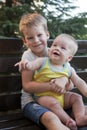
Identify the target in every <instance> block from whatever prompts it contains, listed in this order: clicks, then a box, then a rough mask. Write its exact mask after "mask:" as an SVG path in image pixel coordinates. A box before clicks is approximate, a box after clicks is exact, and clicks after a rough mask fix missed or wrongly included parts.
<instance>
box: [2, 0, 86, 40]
mask: <svg viewBox="0 0 87 130" xmlns="http://www.w3.org/2000/svg"><path fill="white" fill-rule="evenodd" d="M7 1H8V0H7ZM9 1H10V0H9ZM14 1H16V2H18V3H16V4H14V3H12V6H10V7H9V6H5V5H4V4H3V5H2V6H1V8H0V35H1V36H7V37H19V36H20V34H19V29H18V26H19V20H20V17H21V16H22V15H23V14H24V13H27V12H30V13H31V12H39V13H41V14H42V15H43V16H45V17H46V18H47V20H48V28H49V31H50V34H51V37H50V38H55V36H56V35H58V34H60V33H69V34H71V35H73V36H75V38H80V39H82V38H84V39H86V38H87V35H86V34H87V29H86V28H85V25H87V13H83V14H78V16H75V17H71V16H70V15H71V14H70V12H71V10H74V9H75V8H76V6H73V0H42V1H41V2H38V1H39V0H14ZM10 2H11V1H10ZM65 16H66V17H67V19H65Z"/></svg>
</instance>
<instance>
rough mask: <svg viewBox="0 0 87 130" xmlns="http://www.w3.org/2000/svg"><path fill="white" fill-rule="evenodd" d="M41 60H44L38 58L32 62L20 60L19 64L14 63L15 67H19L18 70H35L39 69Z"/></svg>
mask: <svg viewBox="0 0 87 130" xmlns="http://www.w3.org/2000/svg"><path fill="white" fill-rule="evenodd" d="M43 60H44V58H38V59H36V60H34V61H28V60H21V61H20V62H18V63H16V64H15V66H19V70H22V69H27V70H36V69H39V68H40V67H41V65H42V64H43Z"/></svg>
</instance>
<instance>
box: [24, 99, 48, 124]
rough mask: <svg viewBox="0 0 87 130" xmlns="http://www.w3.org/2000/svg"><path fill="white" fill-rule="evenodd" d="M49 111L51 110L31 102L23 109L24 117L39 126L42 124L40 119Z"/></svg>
mask: <svg viewBox="0 0 87 130" xmlns="http://www.w3.org/2000/svg"><path fill="white" fill-rule="evenodd" d="M47 111H50V110H49V109H47V108H45V107H43V106H40V105H39V104H37V103H35V102H30V103H28V104H26V105H25V107H24V108H23V113H24V116H25V117H27V118H28V119H30V120H32V121H33V122H35V123H37V124H39V125H40V124H41V122H40V117H41V116H42V115H43V114H44V113H45V112H47Z"/></svg>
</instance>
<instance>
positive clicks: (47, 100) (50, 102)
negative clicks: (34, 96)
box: [38, 96, 77, 130]
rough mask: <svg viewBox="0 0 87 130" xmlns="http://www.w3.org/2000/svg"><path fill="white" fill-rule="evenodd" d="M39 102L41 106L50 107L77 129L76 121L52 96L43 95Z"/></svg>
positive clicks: (72, 129)
mask: <svg viewBox="0 0 87 130" xmlns="http://www.w3.org/2000/svg"><path fill="white" fill-rule="evenodd" d="M38 103H39V104H40V105H41V106H44V107H46V108H48V109H50V110H51V111H52V112H53V113H55V114H56V115H57V117H58V118H59V119H60V120H61V121H62V122H63V123H64V124H66V125H68V127H69V128H70V129H71V130H77V127H76V123H75V121H74V120H73V119H72V118H71V117H70V116H69V115H68V114H67V113H66V112H65V111H64V109H63V108H62V107H61V105H60V104H59V103H58V101H57V100H56V99H55V98H54V97H51V96H43V97H40V98H39V99H38Z"/></svg>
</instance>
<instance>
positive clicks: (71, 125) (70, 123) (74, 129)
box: [66, 119, 77, 130]
mask: <svg viewBox="0 0 87 130" xmlns="http://www.w3.org/2000/svg"><path fill="white" fill-rule="evenodd" d="M66 126H67V127H69V128H70V129H71V130H77V126H76V122H75V121H74V120H73V119H70V120H68V121H67V123H66Z"/></svg>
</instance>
